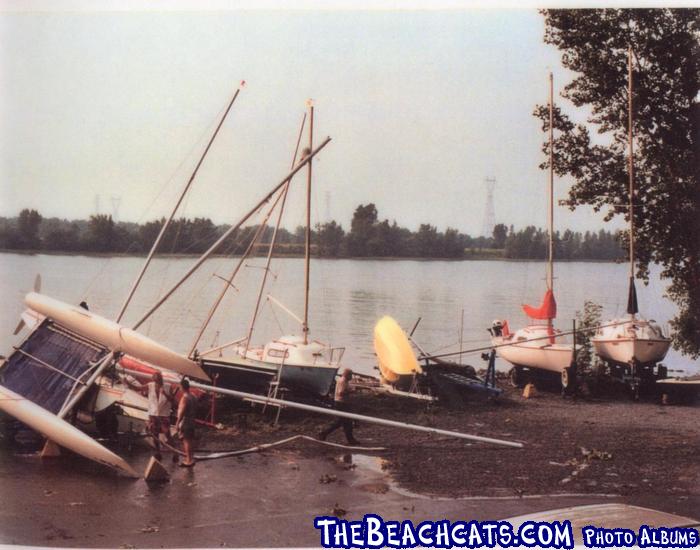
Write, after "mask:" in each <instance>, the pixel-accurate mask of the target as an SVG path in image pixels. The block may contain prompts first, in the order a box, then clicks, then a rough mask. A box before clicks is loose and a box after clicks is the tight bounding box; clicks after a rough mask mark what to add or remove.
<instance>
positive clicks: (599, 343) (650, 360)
mask: <svg viewBox="0 0 700 550" xmlns="http://www.w3.org/2000/svg"><path fill="white" fill-rule="evenodd" d="M606 325H609V326H604V327H602V328H600V329H599V330H598V331H597V332H596V334H595V335H594V336H593V337H591V343H592V344H593V347H594V348H595V351H596V354H597V355H598V356H599V357H600V358H601V359H603V360H604V361H610V362H612V363H617V364H621V365H631V364H632V363H637V364H638V365H649V364H654V363H658V362H659V361H662V360H663V359H664V357H666V353H668V350H669V348H670V347H671V340H670V339H669V338H666V337H664V335H663V333H662V331H661V328H660V327H659V326H658V325H656V324H655V323H653V322H651V321H647V320H645V319H642V318H636V317H635V318H631V317H627V318H625V319H614V320H612V321H610V322H608V323H606Z"/></svg>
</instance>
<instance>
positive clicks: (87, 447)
mask: <svg viewBox="0 0 700 550" xmlns="http://www.w3.org/2000/svg"><path fill="white" fill-rule="evenodd" d="M0 409H1V410H3V411H4V412H6V413H7V414H9V415H11V416H13V417H14V418H16V419H17V420H19V421H20V422H22V423H24V424H26V425H27V426H29V427H30V428H31V429H33V430H35V431H36V432H39V433H40V434H42V435H43V436H44V437H46V438H47V439H48V440H50V441H53V442H54V443H56V444H58V445H60V446H61V447H64V448H66V449H69V450H71V451H73V452H75V453H77V454H79V455H82V456H84V457H85V458H89V459H90V460H94V461H95V462H99V463H101V464H104V465H106V466H109V467H110V468H114V469H116V470H119V471H121V472H124V473H125V474H127V475H130V476H132V477H139V475H138V474H137V473H136V471H134V469H133V468H132V467H131V466H129V464H127V463H126V462H125V461H124V460H123V459H122V458H121V457H119V456H117V455H116V454H114V453H113V452H112V451H110V450H109V449H107V448H105V447H103V446H102V445H100V444H99V443H98V442H97V441H95V440H94V439H92V438H91V437H90V436H89V435H87V434H85V433H83V432H81V431H80V430H79V429H78V428H76V427H75V426H73V425H71V424H69V423H68V422H66V421H65V420H62V419H60V418H59V417H58V416H56V415H55V414H51V413H50V412H49V411H47V410H46V409H44V408H42V407H40V406H39V405H37V404H35V403H32V402H31V401H29V399H26V398H24V397H22V396H21V395H19V394H17V393H15V392H13V391H12V390H9V389H7V388H5V387H3V386H0Z"/></svg>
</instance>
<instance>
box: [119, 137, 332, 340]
mask: <svg viewBox="0 0 700 550" xmlns="http://www.w3.org/2000/svg"><path fill="white" fill-rule="evenodd" d="M330 141H331V138H330V137H327V138H326V139H324V140H323V142H321V144H320V145H319V146H318V147H316V149H315V150H313V151H311V152H310V153H309V154H308V155H307V156H306V157H304V158H303V159H302V160H300V161H299V164H297V165H296V166H295V167H294V169H293V170H292V171H291V172H289V173H288V174H287V175H286V176H285V177H284V179H283V180H282V181H280V182H279V183H278V184H277V185H275V187H274V189H272V191H270V192H269V193H268V194H267V195H265V197H263V198H262V199H261V200H260V201H258V203H257V204H256V205H255V206H254V207H253V208H251V209H250V210H249V211H248V213H247V214H245V215H244V216H243V217H242V218H241V219H240V220H239V221H238V223H237V224H236V225H232V226H231V227H229V228H228V229H227V230H226V231H225V232H224V234H223V235H221V236H220V237H219V238H218V239H217V240H216V242H215V243H214V244H212V245H211V246H210V247H209V248H208V249H207V251H206V252H204V253H203V254H202V255H201V256H200V257H199V258H198V259H197V261H196V262H195V263H194V264H193V265H192V266H191V267H190V268H189V269H188V270H187V272H186V273H185V274H184V275H183V276H182V277H181V278H180V280H179V281H178V282H177V283H175V284H174V285H173V286H172V287H170V289H169V290H167V291H166V292H165V294H164V295H163V296H162V297H161V298H160V299H159V300H158V301H157V302H156V303H155V304H154V305H153V306H152V307H151V309H149V310H148V311H147V312H146V313H144V314H143V316H142V317H141V319H139V320H138V322H137V323H136V324H134V326H133V327H132V329H133V330H137V329H138V328H139V327H140V326H141V325H142V324H143V323H145V322H146V321H147V320H148V319H149V317H150V316H151V315H153V314H154V313H155V312H156V311H157V310H158V308H160V306H162V305H163V304H164V303H165V302H166V301H167V300H168V298H170V296H172V295H173V293H174V292H175V291H176V290H177V289H178V288H180V287H181V286H182V284H183V283H184V282H185V281H186V280H187V279H189V278H190V276H191V275H192V273H194V272H195V271H197V269H199V267H200V266H201V265H202V264H203V263H204V262H205V261H206V260H207V258H209V256H211V255H212V254H213V253H214V252H216V250H217V249H218V248H219V247H220V246H221V244H222V243H223V242H224V241H225V240H226V239H228V238H229V236H230V235H231V234H232V233H233V232H234V231H238V229H239V228H240V227H241V225H243V224H244V223H245V222H246V220H247V219H248V218H250V217H251V216H252V215H253V214H255V213H256V212H257V211H258V210H259V209H260V207H261V206H262V205H263V204H265V203H266V202H268V201H269V200H270V199H271V198H272V197H273V195H275V194H276V193H277V191H279V190H280V189H281V188H282V187H283V186H284V185H285V184H286V183H287V182H288V181H290V180H291V179H292V178H293V177H294V175H295V174H296V173H297V172H299V171H300V170H301V169H302V168H303V167H304V165H305V164H307V163H308V162H309V161H310V160H311V159H312V158H313V157H314V156H315V155H316V154H318V152H319V151H321V149H323V148H324V147H325V146H326V145H328V143H329V142H330Z"/></svg>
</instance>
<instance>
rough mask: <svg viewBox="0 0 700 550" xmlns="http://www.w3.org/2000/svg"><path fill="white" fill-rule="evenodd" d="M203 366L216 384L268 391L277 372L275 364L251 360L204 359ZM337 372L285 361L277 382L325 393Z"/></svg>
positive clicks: (290, 386)
mask: <svg viewBox="0 0 700 550" xmlns="http://www.w3.org/2000/svg"><path fill="white" fill-rule="evenodd" d="M202 366H203V368H204V370H205V371H206V372H207V374H209V376H210V377H211V378H212V379H214V377H216V385H217V386H219V387H222V388H230V389H243V388H246V389H252V390H255V391H267V389H268V388H269V387H270V382H272V380H273V379H274V377H275V376H277V372H278V367H277V366H276V365H270V366H268V365H265V364H263V363H258V362H257V361H252V360H247V361H245V362H243V361H240V362H239V361H235V360H230V361H229V360H224V359H220V360H210V359H205V360H204V361H203V363H202ZM337 372H338V368H337V367H308V366H298V365H284V367H283V368H282V376H281V384H280V385H281V386H283V387H286V388H290V389H292V390H298V391H301V392H305V393H311V394H314V395H321V396H326V395H328V394H329V392H330V390H331V388H332V387H333V384H334V383H335V376H336V374H337Z"/></svg>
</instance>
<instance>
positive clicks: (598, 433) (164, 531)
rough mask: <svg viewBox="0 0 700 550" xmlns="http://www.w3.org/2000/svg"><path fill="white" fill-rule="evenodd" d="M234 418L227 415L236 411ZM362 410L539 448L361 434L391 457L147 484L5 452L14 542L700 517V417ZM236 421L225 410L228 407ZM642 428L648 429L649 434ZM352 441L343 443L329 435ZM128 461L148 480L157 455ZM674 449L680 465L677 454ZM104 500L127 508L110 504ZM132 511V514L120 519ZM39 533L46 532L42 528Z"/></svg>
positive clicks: (394, 432)
mask: <svg viewBox="0 0 700 550" xmlns="http://www.w3.org/2000/svg"><path fill="white" fill-rule="evenodd" d="M228 404H229V405H231V407H230V408H228V409H227V410H226V413H225V414H224V415H222V416H221V418H219V419H218V420H219V421H222V422H224V425H225V427H224V428H222V429H218V430H214V429H206V428H203V427H200V428H198V434H199V441H198V443H197V447H198V448H200V449H208V450H211V451H221V450H231V449H247V448H250V447H252V446H254V445H259V444H263V443H269V442H273V441H279V440H282V439H284V438H286V437H289V436H290V435H296V434H305V435H309V436H312V437H313V436H315V434H316V433H317V431H318V430H319V428H321V427H323V426H325V425H327V424H328V422H329V420H328V418H327V417H323V418H321V417H319V416H314V415H310V414H304V413H299V412H297V411H293V410H290V409H287V410H285V411H283V413H282V415H281V418H280V424H279V425H278V426H272V425H271V423H270V422H271V418H274V413H272V416H271V417H269V416H268V417H265V416H263V415H261V414H260V413H259V409H258V410H251V409H250V407H249V406H246V405H245V404H242V403H240V402H231V401H229V402H228ZM222 405H223V403H222ZM354 408H355V409H356V411H357V412H360V413H369V414H374V415H376V416H382V417H385V418H390V419H394V420H401V421H404V422H410V423H415V424H421V425H430V426H434V427H439V428H443V429H452V430H459V431H462V432H465V433H477V434H479V435H486V436H492V437H502V438H507V439H515V440H519V441H522V442H523V443H525V447H524V448H522V449H505V448H501V447H494V446H492V445H488V444H483V443H465V442H464V441H461V440H454V439H449V438H446V437H441V436H440V437H438V436H431V435H424V434H421V435H417V436H416V435H412V436H410V437H407V433H408V432H406V431H404V430H398V429H388V428H385V427H381V426H376V425H369V424H362V423H360V425H359V426H358V427H357V431H356V436H357V437H358V439H359V440H360V441H361V443H362V444H363V445H364V446H368V447H371V446H377V445H381V446H383V447H386V449H387V450H386V452H384V453H368V452H366V451H362V450H359V451H356V450H353V451H347V450H343V449H333V448H330V447H326V446H322V445H319V444H317V443H314V442H308V441H307V442H298V443H293V444H290V445H289V446H284V447H278V448H274V449H269V450H267V451H265V452H261V453H254V454H249V455H245V456H241V457H237V458H233V457H232V458H226V459H220V460H211V461H200V462H199V463H198V464H197V465H196V467H195V468H192V469H190V468H178V467H177V466H175V465H173V464H172V463H171V461H170V456H165V457H164V461H163V464H164V466H165V468H166V469H167V470H168V472H169V474H170V476H171V477H170V481H168V482H166V483H160V484H148V483H146V482H144V481H143V480H142V479H141V480H133V481H132V480H128V479H124V478H120V477H118V476H115V475H112V474H111V473H109V472H107V471H106V470H104V468H103V467H102V466H99V465H97V464H94V463H90V462H87V461H84V460H83V459H80V458H76V457H71V456H63V457H60V458H57V459H46V460H42V461H40V460H38V459H37V458H36V457H34V458H32V457H31V455H26V454H25V455H18V454H15V453H14V452H12V451H11V450H10V448H9V447H8V445H3V448H0V468H1V469H2V470H3V471H4V472H5V473H6V475H7V477H6V481H7V483H6V485H7V487H6V488H5V490H6V494H7V496H8V497H11V498H7V499H5V500H4V502H3V504H2V506H0V543H5V544H22V545H37V546H46V545H51V546H63V547H93V548H94V547H113V548H118V547H125V548H129V547H138V548H153V547H157V546H165V547H185V548H188V547H190V548H193V547H224V546H232V547H284V546H292V547H300V546H314V545H318V540H319V534H318V531H317V530H315V529H314V527H313V518H314V517H316V516H321V515H337V516H340V517H343V519H351V520H357V519H361V518H362V517H363V515H364V514H366V513H375V514H379V515H381V516H382V517H384V518H385V519H391V520H402V519H410V520H412V521H413V522H420V521H424V520H434V519H436V518H439V519H450V520H452V521H455V520H471V519H481V520H500V519H504V518H508V517H514V516H518V515H522V514H527V513H533V512H538V511H542V510H551V509H559V508H565V507H568V506H575V505H582V504H600V503H610V502H621V503H627V504H632V505H636V506H644V507H649V508H654V509H659V510H662V511H664V512H668V513H675V514H679V515H684V516H690V517H693V516H697V510H698V509H699V508H700V465H699V464H698V462H697V460H696V456H697V453H698V452H700V446H699V445H700V444H699V443H698V441H697V438H694V437H692V434H693V433H695V432H694V430H696V418H697V411H698V405H697V404H696V405H694V406H662V405H659V404H657V403H656V402H652V401H645V402H640V403H633V402H631V401H627V400H626V399H625V398H623V397H620V398H617V399H615V398H610V397H607V398H597V399H590V398H589V399H583V398H581V399H578V400H574V399H562V398H561V397H559V395H558V394H555V393H548V392H546V391H541V392H537V394H536V396H535V397H534V398H531V399H524V398H522V397H521V395H520V393H519V392H518V391H515V390H512V389H510V388H506V389H505V391H504V394H503V396H502V397H501V398H499V400H498V401H496V402H490V401H483V400H480V399H477V398H471V397H470V398H469V399H468V400H467V401H466V402H465V403H464V405H463V406H461V407H459V408H455V409H447V408H445V407H443V406H441V405H433V406H426V405H425V404H424V403H419V402H415V401H412V400H407V399H400V398H388V397H370V396H363V395H358V397H357V399H356V401H355V403H354ZM222 410H223V409H222ZM641 416H643V418H644V422H640V421H639V419H640V417H641ZM329 440H330V441H331V442H335V443H341V444H342V443H344V438H343V436H342V433H341V432H336V433H334V434H332V435H331V436H330V437H329ZM115 450H117V452H119V453H120V454H121V455H122V456H124V458H125V459H127V460H128V461H129V462H130V463H131V464H132V465H133V466H134V467H136V469H137V470H139V471H143V469H144V468H145V465H146V462H147V461H148V458H149V454H150V453H149V452H148V451H147V450H146V449H144V448H143V447H135V448H134V449H133V450H131V451H130V450H128V449H127V448H124V447H121V446H120V447H119V448H118V449H115ZM669 450H672V452H669ZM105 492H109V493H110V494H111V495H112V498H111V499H105V498H104V494H105ZM115 501H117V502H119V503H120V506H119V507H117V508H115V507H114V505H113V503H114V502H115ZM34 526H40V528H30V527H34Z"/></svg>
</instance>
